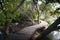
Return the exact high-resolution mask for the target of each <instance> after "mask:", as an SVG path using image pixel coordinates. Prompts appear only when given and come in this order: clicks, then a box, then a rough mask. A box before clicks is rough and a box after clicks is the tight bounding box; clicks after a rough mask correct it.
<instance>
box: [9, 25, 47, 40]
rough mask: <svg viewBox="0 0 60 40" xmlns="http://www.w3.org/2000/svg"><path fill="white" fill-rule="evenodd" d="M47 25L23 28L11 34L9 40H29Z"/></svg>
mask: <svg viewBox="0 0 60 40" xmlns="http://www.w3.org/2000/svg"><path fill="white" fill-rule="evenodd" d="M45 25H46V24H44V25H42V24H36V25H33V26H30V27H26V28H23V29H22V30H20V31H19V32H17V33H14V34H11V35H10V36H9V37H8V40H29V39H30V38H31V36H32V35H33V34H34V32H35V31H36V30H37V29H39V28H41V27H42V26H45Z"/></svg>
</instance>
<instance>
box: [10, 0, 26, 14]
mask: <svg viewBox="0 0 60 40" xmlns="http://www.w3.org/2000/svg"><path fill="white" fill-rule="evenodd" d="M24 1H25V0H22V1H21V3H20V4H19V5H17V6H16V7H15V8H14V9H13V11H12V12H11V13H14V12H15V11H16V10H18V8H19V7H21V6H22V5H23V4H24Z"/></svg>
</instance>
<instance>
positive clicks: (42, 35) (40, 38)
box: [35, 17, 60, 40]
mask: <svg viewBox="0 0 60 40" xmlns="http://www.w3.org/2000/svg"><path fill="white" fill-rule="evenodd" d="M58 24H60V17H59V18H58V19H57V20H56V21H55V22H54V23H53V24H51V25H50V26H49V27H48V28H47V29H46V30H45V31H43V32H42V33H41V35H39V36H38V37H37V38H36V39H35V40H42V39H43V38H44V37H46V36H47V35H48V34H49V33H50V32H52V31H54V30H58V29H59V28H60V27H57V25H58Z"/></svg>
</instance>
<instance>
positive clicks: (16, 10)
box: [0, 0, 60, 32]
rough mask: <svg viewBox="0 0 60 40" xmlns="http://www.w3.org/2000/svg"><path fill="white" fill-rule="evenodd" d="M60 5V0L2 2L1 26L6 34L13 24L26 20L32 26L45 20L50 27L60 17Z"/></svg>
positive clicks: (3, 0)
mask: <svg viewBox="0 0 60 40" xmlns="http://www.w3.org/2000/svg"><path fill="white" fill-rule="evenodd" d="M59 5H60V0H0V26H1V27H3V30H4V31H5V32H6V31H7V29H8V27H10V25H11V24H12V23H16V22H18V23H20V24H21V22H22V21H26V20H29V21H31V23H32V24H35V20H37V21H38V23H39V20H44V21H46V22H48V23H49V25H50V24H52V23H53V22H54V21H55V20H56V19H57V17H59V16H60V6H59ZM26 22H27V21H26ZM23 23H24V22H23ZM26 25H27V24H26ZM24 26H25V25H24ZM21 27H22V26H20V27H19V28H21Z"/></svg>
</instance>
